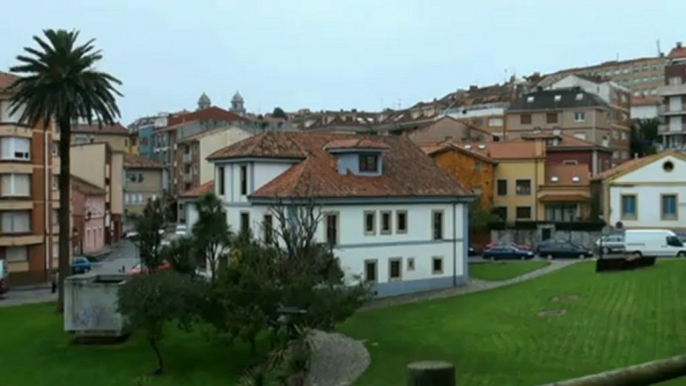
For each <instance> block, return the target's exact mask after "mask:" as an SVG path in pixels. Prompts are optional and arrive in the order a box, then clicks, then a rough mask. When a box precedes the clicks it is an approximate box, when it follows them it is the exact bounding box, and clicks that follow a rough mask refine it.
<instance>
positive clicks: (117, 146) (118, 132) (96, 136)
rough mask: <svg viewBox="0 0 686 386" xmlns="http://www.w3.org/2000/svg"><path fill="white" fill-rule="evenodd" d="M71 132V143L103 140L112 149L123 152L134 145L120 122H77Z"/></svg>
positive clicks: (130, 149)
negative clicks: (103, 123) (108, 123)
mask: <svg viewBox="0 0 686 386" xmlns="http://www.w3.org/2000/svg"><path fill="white" fill-rule="evenodd" d="M71 132H72V134H71V144H72V145H82V144H87V143H101V142H105V143H108V144H109V145H110V147H111V148H112V151H115V152H116V151H119V152H125V153H131V152H132V148H133V147H134V146H135V139H134V140H133V141H132V139H131V133H130V132H129V131H128V130H127V129H126V128H125V127H124V126H122V125H121V124H120V123H115V124H114V125H100V124H98V123H93V124H90V125H89V124H86V123H79V124H75V125H73V126H72V129H71Z"/></svg>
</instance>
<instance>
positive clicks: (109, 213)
mask: <svg viewBox="0 0 686 386" xmlns="http://www.w3.org/2000/svg"><path fill="white" fill-rule="evenodd" d="M125 154H126V153H124V152H115V151H113V150H112V147H111V146H110V145H109V144H108V143H105V142H100V143H88V144H81V145H72V146H71V173H72V175H74V176H76V177H78V178H80V179H82V180H85V181H86V182H88V183H90V184H92V185H95V186H97V187H98V188H100V189H103V190H104V191H105V244H107V245H109V244H112V243H115V242H117V241H119V239H120V238H121V235H122V233H123V232H122V220H123V219H122V216H123V214H124V202H123V201H124V197H123V176H122V174H123V172H124V155H125Z"/></svg>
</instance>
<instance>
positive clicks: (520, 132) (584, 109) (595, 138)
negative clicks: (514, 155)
mask: <svg viewBox="0 0 686 386" xmlns="http://www.w3.org/2000/svg"><path fill="white" fill-rule="evenodd" d="M506 119H507V132H506V137H507V139H508V140H509V139H516V138H521V137H522V136H526V135H530V134H538V133H553V134H556V135H560V134H564V135H570V136H574V137H576V138H579V139H582V140H587V141H590V142H593V143H595V144H596V145H599V146H603V147H608V148H610V149H611V150H612V152H613V162H614V163H616V164H617V163H621V162H624V161H626V160H628V159H630V158H631V154H630V152H629V137H630V130H631V129H630V127H629V122H630V121H629V115H628V111H627V110H626V109H619V108H616V107H613V105H611V104H610V103H608V102H606V101H605V100H603V98H601V97H600V96H599V95H597V94H594V93H589V92H587V91H585V90H583V89H582V88H581V87H571V88H559V89H552V90H543V89H540V88H539V89H538V90H536V91H532V92H529V93H526V94H525V95H523V96H522V97H520V98H518V99H517V100H516V101H515V102H513V103H512V104H511V105H510V108H509V109H508V110H507V118H506Z"/></svg>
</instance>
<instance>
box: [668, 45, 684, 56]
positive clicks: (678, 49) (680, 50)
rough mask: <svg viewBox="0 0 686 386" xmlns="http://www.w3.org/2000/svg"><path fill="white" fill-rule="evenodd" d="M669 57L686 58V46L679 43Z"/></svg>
mask: <svg viewBox="0 0 686 386" xmlns="http://www.w3.org/2000/svg"><path fill="white" fill-rule="evenodd" d="M667 57H668V58H670V59H673V58H686V47H684V46H682V45H681V43H677V45H676V47H674V48H672V50H671V51H669V55H667Z"/></svg>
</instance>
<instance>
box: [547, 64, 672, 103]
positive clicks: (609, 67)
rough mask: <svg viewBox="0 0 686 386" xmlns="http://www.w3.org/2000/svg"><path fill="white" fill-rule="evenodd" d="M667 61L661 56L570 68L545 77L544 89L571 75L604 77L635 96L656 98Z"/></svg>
mask: <svg viewBox="0 0 686 386" xmlns="http://www.w3.org/2000/svg"><path fill="white" fill-rule="evenodd" d="M666 64H667V59H666V58H665V57H664V56H662V55H660V56H655V57H646V58H637V59H630V60H622V61H618V60H613V61H608V62H604V63H601V64H597V65H592V66H586V67H576V68H568V69H565V70H561V71H558V72H555V73H553V74H550V75H549V76H546V77H545V82H542V83H540V84H539V85H540V86H542V87H546V86H548V82H554V81H555V80H557V79H560V78H563V77H565V76H567V75H570V74H579V75H586V76H591V77H602V78H607V79H609V80H612V81H614V82H616V83H618V84H619V85H621V86H624V87H627V88H629V89H631V91H632V95H633V96H656V95H657V93H658V88H660V87H661V86H662V85H663V84H664V72H663V69H664V67H665V65H666Z"/></svg>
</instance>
